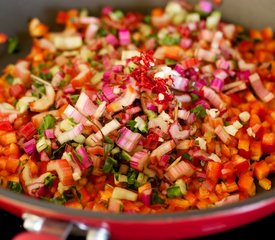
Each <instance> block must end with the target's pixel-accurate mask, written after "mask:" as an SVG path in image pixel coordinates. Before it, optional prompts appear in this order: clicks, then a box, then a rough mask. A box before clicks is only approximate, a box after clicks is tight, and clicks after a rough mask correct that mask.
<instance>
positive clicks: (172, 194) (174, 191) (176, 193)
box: [167, 185, 182, 198]
mask: <svg viewBox="0 0 275 240" xmlns="http://www.w3.org/2000/svg"><path fill="white" fill-rule="evenodd" d="M167 197H168V198H178V197H182V192H181V190H180V187H179V186H176V185H172V186H171V187H169V188H167Z"/></svg>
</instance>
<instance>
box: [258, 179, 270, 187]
mask: <svg viewBox="0 0 275 240" xmlns="http://www.w3.org/2000/svg"><path fill="white" fill-rule="evenodd" d="M259 185H260V186H261V187H262V188H263V189H264V190H270V189H271V186H272V182H271V181H270V180H269V179H268V178H263V179H261V180H259Z"/></svg>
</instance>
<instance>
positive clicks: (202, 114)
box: [191, 105, 206, 119]
mask: <svg viewBox="0 0 275 240" xmlns="http://www.w3.org/2000/svg"><path fill="white" fill-rule="evenodd" d="M191 112H193V113H195V114H196V116H197V117H198V118H200V119H203V118H204V117H205V116H206V110H205V108H204V107H203V106H202V105H198V106H196V107H195V108H193V109H192V110H191Z"/></svg>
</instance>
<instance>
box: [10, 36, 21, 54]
mask: <svg viewBox="0 0 275 240" xmlns="http://www.w3.org/2000/svg"><path fill="white" fill-rule="evenodd" d="M7 51H8V53H9V54H13V53H16V52H18V51H19V39H18V38H17V37H10V38H9V39H8V49H7Z"/></svg>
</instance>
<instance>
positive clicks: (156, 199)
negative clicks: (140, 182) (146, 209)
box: [152, 188, 165, 204]
mask: <svg viewBox="0 0 275 240" xmlns="http://www.w3.org/2000/svg"><path fill="white" fill-rule="evenodd" d="M163 203H165V199H163V198H161V197H160V196H159V193H158V190H157V189H155V188H154V189H153V194H152V204H163Z"/></svg>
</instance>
